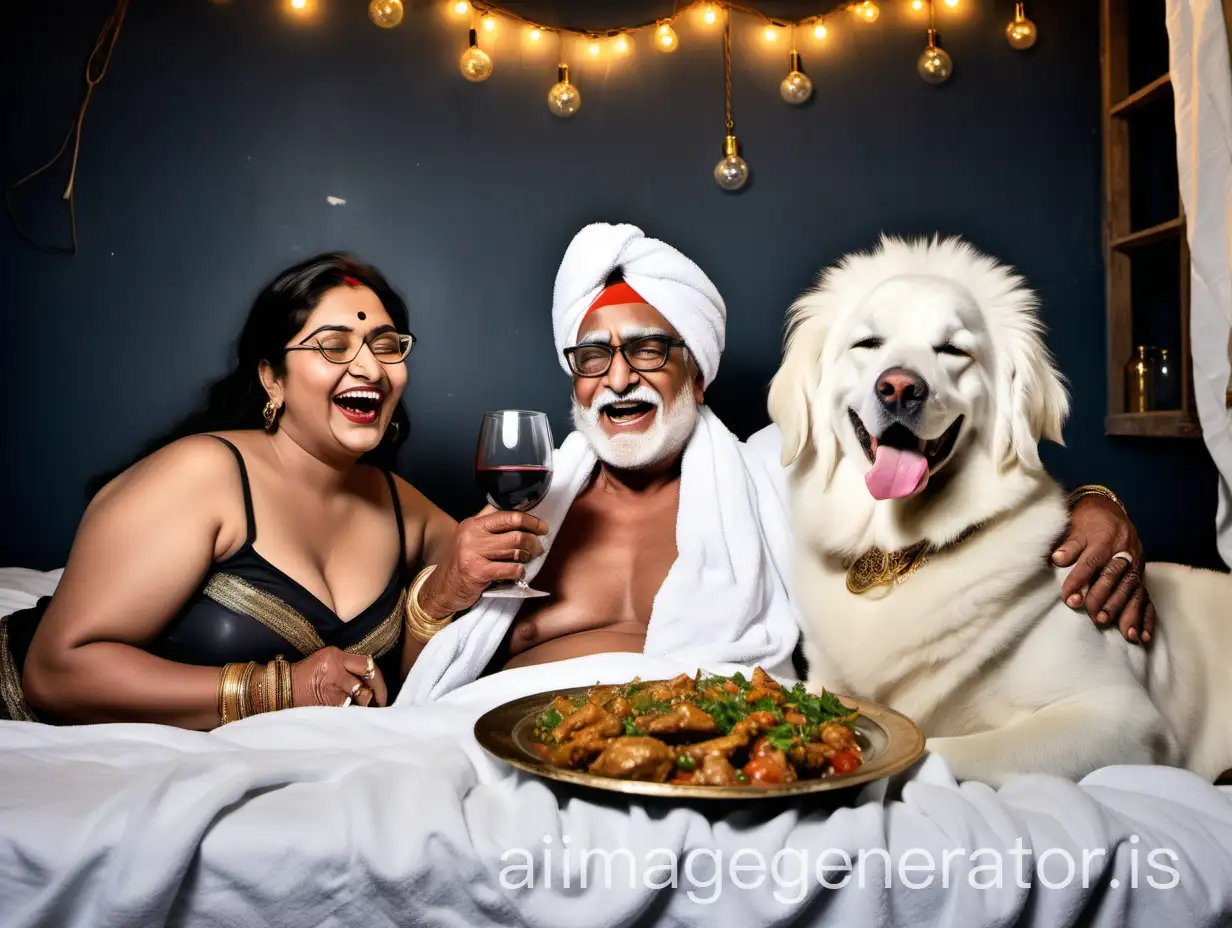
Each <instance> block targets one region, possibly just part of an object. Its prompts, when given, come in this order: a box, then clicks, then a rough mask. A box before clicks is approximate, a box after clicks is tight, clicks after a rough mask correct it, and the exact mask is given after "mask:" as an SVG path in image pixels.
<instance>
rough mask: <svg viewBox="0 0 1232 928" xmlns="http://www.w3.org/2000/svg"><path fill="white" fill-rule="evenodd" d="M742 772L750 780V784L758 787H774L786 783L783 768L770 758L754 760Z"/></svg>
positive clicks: (756, 758)
mask: <svg viewBox="0 0 1232 928" xmlns="http://www.w3.org/2000/svg"><path fill="white" fill-rule="evenodd" d="M741 772H742V773H743V774H744V775H745V776H746V777H748V778H749V782H750V783H753V784H754V785H757V786H773V785H774V784H777V783H783V782H786V776H785V775H784V774H783V768H782V767H780V766H779V765H778V764H776V763H775V762H774V761H772V760H770V758H768V757H755V758H753V759H752V760H751V761H749V762H748V763H747V764H745V765H744V769H743V770H742V771H741Z"/></svg>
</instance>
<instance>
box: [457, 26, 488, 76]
mask: <svg viewBox="0 0 1232 928" xmlns="http://www.w3.org/2000/svg"><path fill="white" fill-rule="evenodd" d="M458 65H459V67H461V69H462V76H463V77H465V78H466V79H467V80H468V81H470V82H471V83H474V84H477V83H479V82H480V81H486V80H487V79H488V78H489V77H491V76H492V59H491V58H490V57H489V56H488V53H487V52H485V51H484V50H483V49H482V48H480V47H479V37H478V35H476V33H475V30H474V29H472V30H471V31H470V48H468V49H467V50H466V51H464V52H463V53H462V57H461V59H460V60H459V61H458Z"/></svg>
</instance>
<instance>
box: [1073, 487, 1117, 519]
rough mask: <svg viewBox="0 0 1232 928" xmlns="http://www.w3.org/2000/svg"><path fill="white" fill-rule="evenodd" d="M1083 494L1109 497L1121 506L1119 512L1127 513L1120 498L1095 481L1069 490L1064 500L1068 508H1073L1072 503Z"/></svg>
mask: <svg viewBox="0 0 1232 928" xmlns="http://www.w3.org/2000/svg"><path fill="white" fill-rule="evenodd" d="M1084 496H1102V497H1104V499H1110V500H1112V501H1113V502H1114V503H1116V504H1117V505H1118V506H1119V507H1120V508H1121V512H1123V513H1125V514H1126V515H1129V512H1128V510H1126V508H1125V504H1124V503H1123V502H1121V500H1120V498H1119V497H1118V496H1117V495H1116V494H1115V493H1113V492H1112V491H1111V490H1109V489H1108V488H1107V487H1101V486H1100V485H1099V484H1097V483H1087V484H1084V485H1083V486H1080V487H1076V488H1075V489H1073V490H1071V491H1070V494H1069V496H1068V497H1066V502H1067V503H1068V504H1069V508H1070V509H1073V508H1074V504H1075V503H1077V502H1078V500H1080V499H1082V498H1083V497H1084Z"/></svg>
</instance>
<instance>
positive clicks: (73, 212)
mask: <svg viewBox="0 0 1232 928" xmlns="http://www.w3.org/2000/svg"><path fill="white" fill-rule="evenodd" d="M127 12H128V0H116V5H115V8H114V9H113V10H112V11H111V15H109V16H108V17H107V21H106V22H105V23H103V31H102V32H100V33H99V36H98V41H97V42H95V43H94V50H93V51H92V52H90V57H89V59H87V61H86V93H85V97H83V98H82V101H81V106H80V108H79V109H78V110H77V118H76V119H75V120H74V121H73V124H72V125H71V126H70V127H69V130H68V135H66V136H65V137H64V144H62V145H61V146H60V150H59V151H58V152H56V154H55V157H53V158H52V159H51V160H50V161H48V162H47V163H46V164H44V165H43V166H42V167H39V168H36V169H35V170H33V171H31V172H30V173H29V174H27V175H26V176H25V177H23V178H22V179H21V180H19V181H17V182H16V183H14V184H13V185H11V186H10V187H9V188H8V189H7V190H6V191H5V192H4V202H5V205H6V206H7V207H8V212H9V218H10V219H12V220H13V227H14V228H15V229H16V230H17V234H18V235H20V236H21V237H22V238H23V239H25V240H26V241H27V242H28V243H29V244H31V245H33V246H34V247H35V248H37V249H38V250H39V251H43V252H48V253H50V254H60V255H75V254H77V160H78V158H79V156H80V155H81V129H82V126H83V125H84V124H85V119H86V110H87V109H88V108H89V106H90V100H91V98H92V97H93V96H94V88H95V87H97V86H98V85H99V84H100V83H101V82H102V80H103V78H104V77H106V76H107V67H108V65H110V64H111V54H112V52H114V51H115V47H116V41H117V40H118V39H119V38H120V27H121V26H123V25H124V15H125V14H126V13H127ZM100 54H101V55H102V64H101V65H98V60H99V56H100ZM96 66H97V73H96V71H95V69H96ZM70 142H72V144H73V158H72V162H71V163H70V166H69V171H68V184H67V185H66V186H65V188H64V193H63V194H62V195H61V199H64V200H68V215H69V223H70V227H71V229H72V235H73V244H72V247H71V248H65V247H64V246H63V245H44V244H43V243H41V242H39V241H37V240H36V239H35V238H34V237H33V236H31V235H30V234H28V233H27V232H26V230H25V229H24V228H23V227H22V225H21V222H20V221H19V220H18V218H17V211H16V210H15V209H14V207H13V191H15V190H16V189H17V188H18V187H21V186H22V185H23V184H26V183H29V182H30V181H32V180H34V178H36V177H38V176H39V175H40V174H42V173H43V172H44V171H47V170H50V169H51V168H53V167H55V165H56V163H57V162H58V161H59V160H60V159H61V158H62V157H63V156H64V153H65V152H66V151H67V150H68V146H69V143H70Z"/></svg>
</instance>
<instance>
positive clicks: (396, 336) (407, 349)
mask: <svg viewBox="0 0 1232 928" xmlns="http://www.w3.org/2000/svg"><path fill="white" fill-rule="evenodd" d="M364 345H367V346H368V348H369V349H370V350H371V351H372V356H373V357H374V358H376V359H377V360H378V361H380V362H381V363H382V364H398V363H399V362H401V361H405V360H406V357H407V355H409V354H410V353H411V349H412V348H414V347H415V336H414V335H411V334H409V333H408V334H406V335H403V334H401V333H399V332H378V333H376V334H375V335H369V336H368V337H367V338H361V337H360V336H359V335H358V334H357V333H355V332H330V333H328V334H325V335H321V336H318V337H316V338H314V339H313V340H312V342H311V343H310V344H307V345H290V346H288V347H287V349H286V350H287V351H319V352H321V357H323V358H324V359H325V360H326V361H329V362H330V363H331V364H350V363H351V362H352V361H354V360H355V359H356V358H357V357H359V353H360V352H361V351H362V350H363V347H364Z"/></svg>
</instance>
